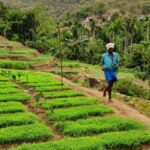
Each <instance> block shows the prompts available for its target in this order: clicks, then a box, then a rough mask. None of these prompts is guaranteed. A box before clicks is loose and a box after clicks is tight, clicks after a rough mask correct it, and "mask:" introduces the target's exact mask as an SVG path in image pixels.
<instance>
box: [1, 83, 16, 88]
mask: <svg viewBox="0 0 150 150" xmlns="http://www.w3.org/2000/svg"><path fill="white" fill-rule="evenodd" d="M11 87H12V88H16V87H18V85H16V84H13V83H10V82H0V89H6V88H11Z"/></svg>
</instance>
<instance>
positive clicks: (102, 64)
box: [100, 55, 105, 70]
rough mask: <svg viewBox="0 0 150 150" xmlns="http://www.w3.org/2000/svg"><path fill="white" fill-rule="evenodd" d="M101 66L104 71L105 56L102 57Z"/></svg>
mask: <svg viewBox="0 0 150 150" xmlns="http://www.w3.org/2000/svg"><path fill="white" fill-rule="evenodd" d="M100 65H101V67H102V70H104V69H105V67H104V55H103V56H102V59H101V62H100Z"/></svg>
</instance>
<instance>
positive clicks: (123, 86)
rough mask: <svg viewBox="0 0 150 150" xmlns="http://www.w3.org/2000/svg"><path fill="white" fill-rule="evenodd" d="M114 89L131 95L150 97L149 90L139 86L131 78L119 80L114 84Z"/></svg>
mask: <svg viewBox="0 0 150 150" xmlns="http://www.w3.org/2000/svg"><path fill="white" fill-rule="evenodd" d="M114 90H116V91H118V92H119V93H121V94H126V95H129V96H136V97H140V98H145V99H150V95H149V91H148V90H146V89H143V88H141V87H138V86H136V85H134V84H133V83H132V81H131V80H128V79H122V80H119V81H118V82H117V84H115V86H114Z"/></svg>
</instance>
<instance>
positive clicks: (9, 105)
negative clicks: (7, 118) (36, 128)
mask: <svg viewBox="0 0 150 150" xmlns="http://www.w3.org/2000/svg"><path fill="white" fill-rule="evenodd" d="M23 111H24V106H23V104H21V103H20V102H0V114H5V113H15V112H23Z"/></svg>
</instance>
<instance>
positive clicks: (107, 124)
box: [0, 70, 150, 150]
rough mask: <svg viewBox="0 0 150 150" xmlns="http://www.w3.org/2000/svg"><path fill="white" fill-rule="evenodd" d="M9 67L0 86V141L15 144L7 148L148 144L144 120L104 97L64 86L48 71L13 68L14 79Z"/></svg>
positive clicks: (80, 149)
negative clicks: (121, 112) (119, 112)
mask: <svg viewBox="0 0 150 150" xmlns="http://www.w3.org/2000/svg"><path fill="white" fill-rule="evenodd" d="M5 71H6V74H5V75H3V76H2V77H1V80H2V81H0V83H1V84H0V85H3V86H4V85H5V86H4V88H2V89H0V146H1V145H3V144H15V147H13V146H8V150H34V149H36V150H108V149H117V150H118V149H136V148H139V147H141V146H142V145H144V144H147V145H148V144H150V131H149V128H148V127H147V126H146V125H145V124H144V123H142V122H140V121H137V120H134V119H131V118H128V117H123V116H118V115H117V114H115V109H114V108H112V107H110V106H106V105H104V104H103V100H102V99H96V98H91V97H88V96H85V94H84V93H82V92H81V91H75V90H74V89H73V88H71V87H70V86H66V85H63V89H61V87H62V86H61V85H60V81H58V80H56V79H54V78H53V77H52V76H51V75H50V74H48V73H42V72H33V71H19V70H11V73H12V74H13V75H16V79H15V80H14V79H13V78H12V77H11V76H10V75H9V74H8V70H5ZM18 74H20V77H19V76H18ZM4 76H7V78H6V77H4ZM3 78H4V80H3ZM5 79H7V80H5ZM5 83H6V84H5ZM21 87H22V89H21ZM23 89H24V90H28V91H29V93H30V94H28V93H25V92H23ZM30 90H31V91H30ZM31 110H32V113H31V112H29V111H31ZM40 111H41V112H40ZM40 113H42V114H40ZM53 137H54V138H53ZM56 139H57V140H56ZM42 141H44V142H42ZM22 142H23V143H24V144H21V145H18V144H20V143H22ZM28 142H29V143H28ZM31 142H34V144H31Z"/></svg>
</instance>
